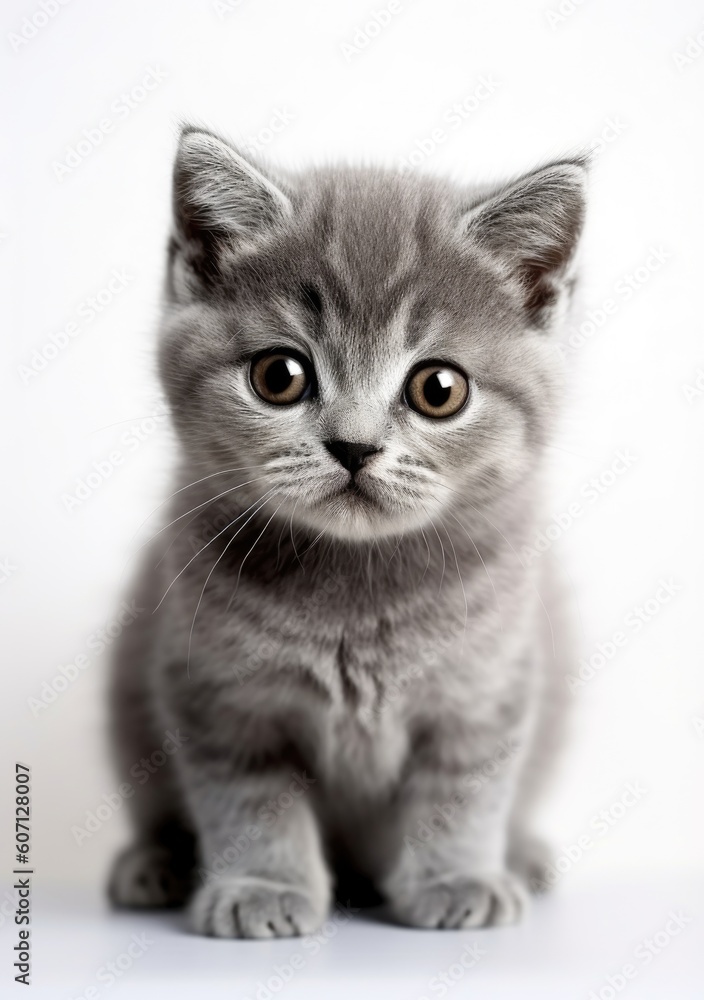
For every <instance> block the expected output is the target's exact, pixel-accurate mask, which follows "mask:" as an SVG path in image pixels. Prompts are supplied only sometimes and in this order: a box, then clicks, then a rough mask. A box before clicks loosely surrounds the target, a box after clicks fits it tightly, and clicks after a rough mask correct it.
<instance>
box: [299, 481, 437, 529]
mask: <svg viewBox="0 0 704 1000" xmlns="http://www.w3.org/2000/svg"><path fill="white" fill-rule="evenodd" d="M295 517H296V519H297V520H299V521H301V522H304V523H305V524H306V527H308V528H312V529H313V530H314V531H316V532H321V533H323V534H325V535H328V537H331V538H338V539H340V540H343V541H359V542H363V541H372V540H374V539H376V538H388V537H390V536H392V535H401V534H405V533H406V532H409V531H417V530H418V528H419V527H422V526H423V524H424V523H425V522H426V520H427V518H426V517H424V516H422V512H421V515H418V514H416V513H415V512H413V511H412V510H407V511H398V510H391V509H389V508H388V507H387V506H386V505H385V504H383V503H382V502H381V501H379V500H376V499H375V498H374V497H372V496H371V495H370V494H368V493H363V492H361V491H353V490H345V491H344V492H341V493H337V494H335V495H334V496H332V497H328V498H326V499H325V500H322V501H320V502H319V503H317V504H315V506H313V507H309V508H301V507H300V506H299V507H298V509H297V510H296V514H295Z"/></svg>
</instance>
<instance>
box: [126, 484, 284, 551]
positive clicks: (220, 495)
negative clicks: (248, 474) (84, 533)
mask: <svg viewBox="0 0 704 1000" xmlns="http://www.w3.org/2000/svg"><path fill="white" fill-rule="evenodd" d="M266 478H267V477H266V476H257V477H256V478H255V479H248V480H247V482H246V483H240V484H239V485H238V486H231V487H230V488H229V489H227V490H223V492H222V493H218V494H217V496H214V497H209V498H208V499H207V500H203V502H202V503H199V504H197V505H196V506H195V507H191V509H190V510H186V511H184V512H183V514H179V515H178V517H175V518H174V519H173V521H169V523H168V524H164V525H162V527H161V528H159V530H158V531H155V532H154V534H153V535H151V537H150V538H148V539H147V540H146V542H142V544H141V545H140V546H139V548H138V549H137V552H141V550H142V549H143V548H144V547H145V546H146V545H149V544H150V542H153V541H154V539H155V538H156V537H157V536H158V535H160V534H161V533H162V531H166V529H167V528H171V527H173V525H174V524H176V522H177V521H180V520H181V518H182V517H188V515H189V514H192V513H193V512H194V511H198V510H200V508H201V507H207V505H208V504H210V503H215V501H216V500H221V499H222V498H223V497H226V496H228V494H230V493H236V492H237V490H241V489H242V488H243V487H245V486H251V484H252V483H260V482H261V481H262V479H266Z"/></svg>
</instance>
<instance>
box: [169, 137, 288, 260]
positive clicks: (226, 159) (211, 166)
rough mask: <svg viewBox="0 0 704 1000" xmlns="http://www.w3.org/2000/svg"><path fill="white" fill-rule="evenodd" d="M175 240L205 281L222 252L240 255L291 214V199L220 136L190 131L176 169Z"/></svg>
mask: <svg viewBox="0 0 704 1000" xmlns="http://www.w3.org/2000/svg"><path fill="white" fill-rule="evenodd" d="M173 205H174V223H175V239H176V244H177V245H178V247H179V248H180V249H183V250H185V249H186V248H187V251H188V252H187V253H186V254H185V256H186V258H187V260H188V263H189V264H190V265H191V267H192V269H193V270H194V271H197V272H199V273H200V274H201V276H205V275H207V274H208V273H213V271H214V270H215V269H216V268H217V262H218V255H219V253H220V251H221V250H222V248H223V247H228V248H229V249H230V250H232V251H234V252H235V253H236V252H238V251H240V250H245V249H246V248H247V247H248V246H251V245H252V244H253V243H254V242H256V241H257V240H258V238H260V237H262V236H266V235H267V233H269V232H270V231H272V230H273V229H274V228H276V226H277V225H278V224H279V223H280V222H282V221H283V220H284V219H285V218H287V217H288V216H289V215H290V214H291V202H290V200H289V198H288V196H287V194H286V193H285V192H284V191H283V190H282V189H281V187H280V186H279V185H278V184H276V183H275V182H274V181H273V180H272V179H271V178H269V177H267V176H266V175H265V173H264V171H263V170H262V169H261V168H260V167H258V166H257V165H255V164H254V163H253V162H251V160H250V159H249V158H247V157H245V156H243V155H242V154H241V153H239V152H238V151H237V150H236V149H235V148H234V147H233V146H231V145H230V144H229V143H227V142H225V141H224V140H223V139H221V138H220V137H219V136H217V135H214V134H213V133H211V132H208V131H206V130H204V129H200V128H197V127H195V126H186V127H185V128H184V129H183V130H182V132H181V136H180V140H179V146H178V151H177V153H176V161H175V163H174V180H173Z"/></svg>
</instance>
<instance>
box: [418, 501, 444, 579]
mask: <svg viewBox="0 0 704 1000" xmlns="http://www.w3.org/2000/svg"><path fill="white" fill-rule="evenodd" d="M421 507H423V510H424V511H425V516H426V517H427V518H428V520H429V521H430V527H431V528H432V529H433V531H434V532H435V535H436V537H437V540H438V543H439V545H440V551H441V553H442V574H441V576H440V586H439V587H438V595H439V594H440V591H441V590H442V584H443V580H444V579H445V546H444V545H443V544H442V538H441V537H440V535H439V534H438V529H437V528H436V527H435V522H434V521H433V519H432V517H431V516H430V514H429V513H428V511H427V510H426V508H425V506H424V505H423V504H421Z"/></svg>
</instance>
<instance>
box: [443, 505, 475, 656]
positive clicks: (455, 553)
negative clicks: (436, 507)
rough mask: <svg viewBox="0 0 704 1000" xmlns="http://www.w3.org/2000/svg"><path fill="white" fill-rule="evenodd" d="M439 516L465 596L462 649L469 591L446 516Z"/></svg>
mask: <svg viewBox="0 0 704 1000" xmlns="http://www.w3.org/2000/svg"><path fill="white" fill-rule="evenodd" d="M438 517H439V518H440V523H441V524H442V526H443V529H444V531H445V534H446V535H447V540H448V542H449V543H450V548H451V549H452V555H453V556H454V559H455V569H456V570H457V579H458V580H459V581H460V587H461V588H462V596H463V597H464V629H463V630H462V646H461V649H464V640H465V634H466V632H467V618H468V617H469V607H468V606H467V591H466V590H465V589H464V580H463V579H462V574H461V573H460V564H459V562H458V561H457V552H456V551H455V543H454V542H453V541H452V537H451V536H450V532H449V531H448V530H447V525H446V524H445V520H444V518H443V517H442V515H441V514H438Z"/></svg>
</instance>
